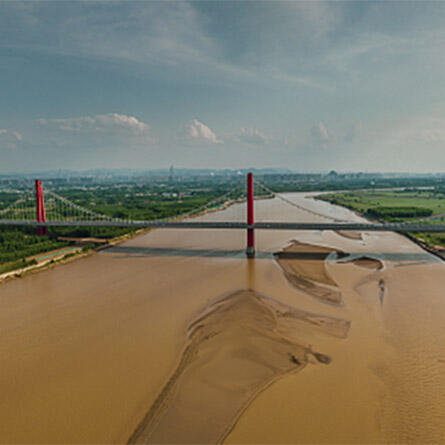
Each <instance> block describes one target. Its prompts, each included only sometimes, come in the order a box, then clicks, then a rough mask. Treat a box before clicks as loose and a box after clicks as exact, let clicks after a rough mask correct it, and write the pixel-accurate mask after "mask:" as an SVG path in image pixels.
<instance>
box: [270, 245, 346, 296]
mask: <svg viewBox="0 0 445 445" xmlns="http://www.w3.org/2000/svg"><path fill="white" fill-rule="evenodd" d="M332 253H335V254H336V256H337V257H339V258H342V257H344V256H345V255H346V254H345V253H344V252H342V251H340V250H337V249H333V248H329V247H321V246H315V245H312V244H304V243H299V242H297V241H293V242H292V243H291V244H290V245H289V246H288V247H286V248H285V249H283V250H282V251H281V252H277V253H276V254H275V257H276V259H277V261H278V264H279V265H280V266H281V268H282V269H283V272H284V274H285V276H286V278H287V280H288V281H289V282H290V283H291V284H292V285H293V286H294V287H296V288H297V289H299V290H302V291H303V292H305V293H307V294H309V295H311V296H313V297H316V298H318V299H320V300H322V301H324V302H327V303H333V304H341V303H342V295H341V292H340V290H339V288H338V286H337V283H336V282H335V281H334V280H333V279H332V278H331V277H330V275H329V274H328V271H327V270H326V263H325V260H326V258H327V257H328V256H329V255H330V254H332Z"/></svg>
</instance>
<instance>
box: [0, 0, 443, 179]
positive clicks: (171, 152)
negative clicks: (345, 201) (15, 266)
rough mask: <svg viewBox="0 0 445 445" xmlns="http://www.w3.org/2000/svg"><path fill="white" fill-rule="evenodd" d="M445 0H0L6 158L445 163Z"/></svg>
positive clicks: (430, 167) (17, 161) (417, 166)
mask: <svg viewBox="0 0 445 445" xmlns="http://www.w3.org/2000/svg"><path fill="white" fill-rule="evenodd" d="M444 25H445V3H443V2H439V1H436V2H429V1H418V2H416V1H338V2H321V1H320V2H318V1H311V2H297V1H286V2H280V1H236V2H232V1H220V2H213V1H209V2H207V1H199V2H178V1H159V2H157V1H151V2H148V1H131V0H130V1H112V2H100V1H77V2H69V1H48V2H40V1H29V2H20V1H0V172H2V173H5V172H11V171H33V170H46V169H58V168H62V169H86V168H101V167H102V168H120V167H125V168H127V167H135V168H144V169H150V168H159V167H166V166H167V167H168V166H169V165H170V164H175V166H178V167H179V166H181V167H199V168H204V167H208V168H226V167H229V168H238V167H286V168H291V169H294V170H297V171H311V172H312V171H325V170H330V169H337V170H339V171H347V170H356V171H357V170H362V171H364V170H369V171H377V170H380V171H419V172H420V171H422V172H426V171H431V172H438V171H445V149H444V148H445V82H444V78H445V26H444Z"/></svg>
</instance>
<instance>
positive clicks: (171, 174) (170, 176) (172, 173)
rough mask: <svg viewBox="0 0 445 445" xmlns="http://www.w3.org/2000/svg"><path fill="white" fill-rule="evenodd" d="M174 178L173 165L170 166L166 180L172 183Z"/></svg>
mask: <svg viewBox="0 0 445 445" xmlns="http://www.w3.org/2000/svg"><path fill="white" fill-rule="evenodd" d="M174 177H175V168H174V167H173V164H172V165H171V166H170V170H169V175H168V180H169V181H170V182H173V181H174Z"/></svg>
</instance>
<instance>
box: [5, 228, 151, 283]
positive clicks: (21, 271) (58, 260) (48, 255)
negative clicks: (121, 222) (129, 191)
mask: <svg viewBox="0 0 445 445" xmlns="http://www.w3.org/2000/svg"><path fill="white" fill-rule="evenodd" d="M149 230H150V229H139V230H136V231H134V232H130V233H127V234H125V235H121V236H118V237H115V238H112V239H110V240H100V242H99V243H94V245H92V244H87V245H86V246H83V247H80V246H75V247H68V248H63V249H59V250H57V251H52V252H42V253H40V254H37V255H33V256H32V257H30V258H29V259H27V260H26V262H25V264H27V265H26V266H25V267H18V268H17V269H14V270H9V271H7V272H5V273H2V274H0V285H1V284H2V283H5V282H7V281H10V280H13V279H17V278H22V277H23V276H25V275H28V274H30V273H37V272H41V271H42V270H47V269H50V268H53V267H56V266H58V265H61V264H67V263H70V262H72V261H76V260H79V259H80V258H85V257H87V256H91V255H93V254H94V253H95V252H99V251H101V250H104V249H107V248H109V247H113V246H116V245H118V244H120V243H122V242H124V241H128V240H129V239H131V238H134V237H135V236H138V235H141V234H143V233H146V232H148V231H149ZM72 241H74V239H72ZM28 264H29V265H28Z"/></svg>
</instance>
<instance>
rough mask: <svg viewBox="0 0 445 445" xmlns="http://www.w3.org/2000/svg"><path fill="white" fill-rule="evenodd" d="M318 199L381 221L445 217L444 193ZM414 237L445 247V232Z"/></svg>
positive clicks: (391, 192)
mask: <svg viewBox="0 0 445 445" xmlns="http://www.w3.org/2000/svg"><path fill="white" fill-rule="evenodd" d="M318 198H319V199H323V200H325V201H329V202H331V203H332V204H336V205H341V206H343V207H347V208H349V209H351V210H354V211H356V212H358V213H360V214H362V215H364V216H365V217H368V218H371V219H374V220H375V219H378V220H379V221H387V222H395V221H406V222H408V221H410V220H413V221H414V220H416V219H418V218H421V217H424V216H429V215H442V214H445V193H444V192H443V191H442V190H441V191H437V190H434V189H428V190H414V189H405V190H384V191H377V190H372V191H356V192H343V193H329V194H326V195H321V196H319V197H318ZM444 221H445V218H440V219H439V220H434V221H431V223H439V222H442V223H443V222H444ZM411 235H412V236H414V237H415V238H416V239H418V240H419V241H424V242H425V243H426V244H427V245H429V246H431V247H440V248H444V247H445V233H444V234H441V233H435V234H430V233H413V234H411Z"/></svg>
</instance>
